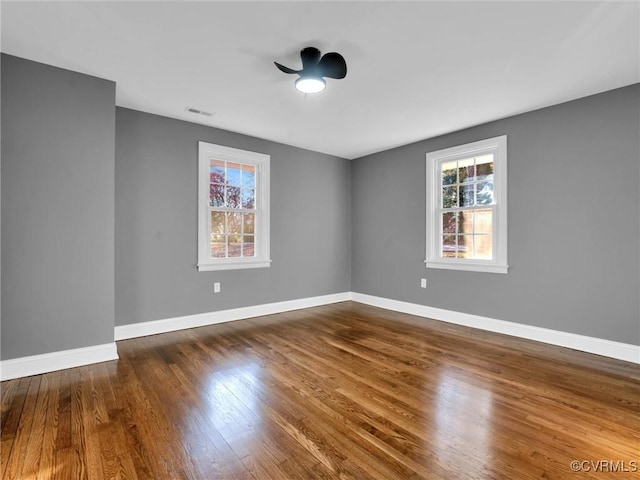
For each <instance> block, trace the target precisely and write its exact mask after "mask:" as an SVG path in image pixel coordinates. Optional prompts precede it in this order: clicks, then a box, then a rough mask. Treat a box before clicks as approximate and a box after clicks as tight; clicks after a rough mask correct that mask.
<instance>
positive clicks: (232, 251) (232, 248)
mask: <svg viewBox="0 0 640 480" xmlns="http://www.w3.org/2000/svg"><path fill="white" fill-rule="evenodd" d="M232 215H233V214H232ZM227 242H228V243H227V246H228V247H227V248H228V249H229V254H228V257H229V258H238V257H240V256H242V236H241V235H229V236H228V237H227Z"/></svg>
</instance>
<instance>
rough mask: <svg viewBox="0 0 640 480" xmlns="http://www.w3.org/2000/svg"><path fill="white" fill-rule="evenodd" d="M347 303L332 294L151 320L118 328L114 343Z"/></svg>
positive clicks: (346, 297) (343, 296)
mask: <svg viewBox="0 0 640 480" xmlns="http://www.w3.org/2000/svg"><path fill="white" fill-rule="evenodd" d="M347 300H351V292H343V293H335V294H332V295H323V296H320V297H310V298H301V299H297V300H288V301H285V302H277V303H266V304H263V305H255V306H251V307H241V308H234V309H231V310H220V311H217V312H208V313H199V314H195V315H186V316H183V317H175V318H166V319H163V320H153V321H151V322H142V323H130V324H129V325H120V326H116V327H115V339H116V340H126V339H128V338H136V337H144V336H146V335H155V334H157V333H165V332H174V331H176V330H184V329H187V328H195V327H204V326H206V325H214V324H216V323H224V322H232V321H234V320H241V319H243V318H251V317H260V316H262V315H272V314H274V313H283V312H289V311H291V310H300V309H302V308H310V307H317V306H320V305H328V304H330V303H337V302H346V301H347Z"/></svg>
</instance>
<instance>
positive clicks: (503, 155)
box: [425, 135, 509, 273]
mask: <svg viewBox="0 0 640 480" xmlns="http://www.w3.org/2000/svg"><path fill="white" fill-rule="evenodd" d="M482 153H493V154H494V178H493V191H494V199H495V201H496V206H495V212H496V215H495V220H494V225H493V240H494V258H493V259H492V260H477V259H458V258H442V257H441V256H440V255H441V246H440V243H441V241H442V240H441V232H440V230H441V226H440V221H441V220H440V215H439V205H440V196H441V195H442V192H441V190H442V189H441V187H440V182H439V172H438V165H439V164H440V163H441V162H443V161H452V160H457V159H462V158H468V157H470V156H476V155H480V154H482ZM426 163H427V198H426V201H427V231H426V239H427V245H426V260H425V264H426V266H427V268H439V269H446V270H466V271H472V272H487V273H507V272H508V270H509V265H508V264H507V136H506V135H502V136H499V137H494V138H488V139H486V140H480V141H478V142H473V143H467V144H465V145H459V146H455V147H451V148H445V149H443V150H438V151H435V152H429V153H427V162H426Z"/></svg>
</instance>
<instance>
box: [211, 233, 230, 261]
mask: <svg viewBox="0 0 640 480" xmlns="http://www.w3.org/2000/svg"><path fill="white" fill-rule="evenodd" d="M226 256H227V252H226V247H225V243H224V235H211V258H225V257H226Z"/></svg>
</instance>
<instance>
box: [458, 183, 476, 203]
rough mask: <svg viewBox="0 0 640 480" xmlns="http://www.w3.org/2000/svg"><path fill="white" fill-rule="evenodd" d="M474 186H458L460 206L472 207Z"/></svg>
mask: <svg viewBox="0 0 640 480" xmlns="http://www.w3.org/2000/svg"><path fill="white" fill-rule="evenodd" d="M473 187H474V185H460V206H461V207H470V206H472V205H473Z"/></svg>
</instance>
